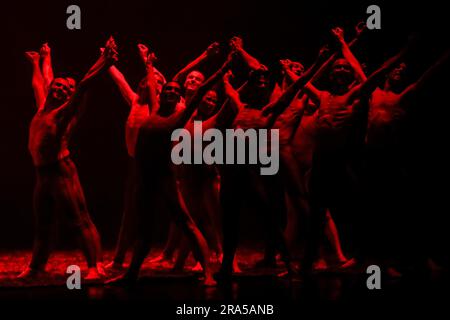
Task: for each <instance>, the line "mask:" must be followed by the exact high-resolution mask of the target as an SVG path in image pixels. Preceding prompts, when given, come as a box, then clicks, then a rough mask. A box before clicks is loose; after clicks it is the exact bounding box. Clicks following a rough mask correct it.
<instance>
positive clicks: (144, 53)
mask: <svg viewBox="0 0 450 320" xmlns="http://www.w3.org/2000/svg"><path fill="white" fill-rule="evenodd" d="M137 48H138V51H139V56H140V57H141V59H142V61H144V63H145V64H146V63H147V56H148V52H149V49H148V47H147V46H146V45H145V44H142V43H138V45H137Z"/></svg>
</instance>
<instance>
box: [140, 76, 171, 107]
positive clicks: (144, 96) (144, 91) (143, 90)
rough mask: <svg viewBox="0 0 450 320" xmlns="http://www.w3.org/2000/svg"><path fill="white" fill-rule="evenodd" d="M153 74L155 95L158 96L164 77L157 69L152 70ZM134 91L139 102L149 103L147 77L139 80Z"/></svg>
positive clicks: (164, 80) (164, 81)
mask: <svg viewBox="0 0 450 320" xmlns="http://www.w3.org/2000/svg"><path fill="white" fill-rule="evenodd" d="M154 75H155V81H156V95H157V96H159V95H160V94H161V91H162V88H163V86H164V84H165V83H166V79H165V78H164V76H163V75H162V74H161V72H159V71H157V70H154ZM136 93H137V95H138V99H139V103H140V104H148V103H149V101H148V98H149V97H148V84H147V78H144V79H142V80H141V81H140V82H139V86H138V89H137V92H136Z"/></svg>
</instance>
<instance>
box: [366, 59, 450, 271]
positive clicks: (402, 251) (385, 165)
mask: <svg viewBox="0 0 450 320" xmlns="http://www.w3.org/2000/svg"><path fill="white" fill-rule="evenodd" d="M449 52H450V51H447V52H446V53H445V54H444V55H443V56H442V57H441V58H440V59H439V60H438V61H437V62H436V63H435V64H434V65H433V66H432V67H430V68H429V69H428V70H426V72H425V73H424V74H423V75H422V76H421V77H420V78H419V79H418V80H417V81H416V82H414V83H412V84H410V85H408V86H405V73H406V70H407V65H406V64H405V63H404V62H401V63H399V64H398V65H397V66H396V67H395V68H393V70H392V71H391V72H390V73H389V74H388V76H387V78H386V79H385V81H384V84H383V85H382V87H378V88H376V89H375V90H374V91H373V93H372V95H371V99H370V104H369V121H368V128H367V135H366V146H367V148H366V149H367V157H366V163H367V168H366V169H367V177H366V178H367V181H366V184H367V188H368V190H367V192H366V193H367V197H368V204H369V205H368V209H369V210H370V212H371V213H376V214H377V217H378V219H377V220H378V223H377V224H376V226H375V227H376V231H377V232H376V233H375V232H374V234H372V237H379V235H380V234H382V235H383V238H382V239H379V241H377V244H378V245H377V247H378V248H381V249H382V250H379V251H378V252H375V254H376V255H378V256H379V257H380V259H381V263H382V264H383V265H385V266H386V268H384V269H385V270H386V272H387V274H388V275H389V276H391V277H399V276H401V275H402V273H403V272H404V268H403V269H402V267H404V266H405V262H408V265H409V266H411V265H413V262H415V261H417V262H420V263H425V260H426V255H425V252H424V248H423V245H422V244H421V243H420V242H419V241H420V240H419V239H420V238H419V237H417V234H419V233H420V232H419V230H421V229H422V228H423V225H422V224H423V221H422V220H421V221H420V222H419V221H417V218H415V217H414V216H412V215H411V212H413V211H414V208H413V207H411V204H410V203H411V201H410V199H411V197H413V195H414V194H417V190H419V188H418V186H417V183H416V182H415V180H416V177H413V175H412V174H411V173H410V172H409V170H408V164H410V163H411V160H410V159H408V158H409V157H408V154H409V153H408V152H407V150H406V148H407V147H406V141H407V140H408V132H407V129H406V125H407V122H408V121H407V118H408V114H409V113H410V111H411V106H412V105H413V103H414V100H415V98H416V97H417V93H418V92H420V91H421V90H422V89H423V87H424V86H425V85H426V83H427V82H428V81H429V79H430V78H431V77H432V76H433V75H434V74H435V73H436V71H438V70H439V69H440V68H441V67H442V65H443V63H444V62H445V61H446V60H448V56H449ZM380 80H381V79H380ZM414 205H417V204H416V203H414ZM419 225H420V227H419ZM405 226H407V227H405ZM414 239H417V240H414ZM421 240H422V239H421ZM422 266H423V265H422Z"/></svg>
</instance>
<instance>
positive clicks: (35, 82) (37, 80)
mask: <svg viewBox="0 0 450 320" xmlns="http://www.w3.org/2000/svg"><path fill="white" fill-rule="evenodd" d="M25 57H26V58H27V59H28V61H30V62H31V66H32V67H33V76H32V78H31V85H32V87H33V92H34V98H35V100H36V107H37V109H38V111H39V110H41V109H42V108H43V107H44V104H45V99H46V97H47V95H46V89H45V82H44V77H43V76H42V73H41V68H40V67H39V60H40V55H39V53H37V52H36V51H27V52H25Z"/></svg>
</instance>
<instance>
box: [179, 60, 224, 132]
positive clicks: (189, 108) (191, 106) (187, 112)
mask: <svg viewBox="0 0 450 320" xmlns="http://www.w3.org/2000/svg"><path fill="white" fill-rule="evenodd" d="M231 60H232V55H231V54H230V55H229V56H228V59H227V60H226V61H225V63H224V64H223V65H222V67H221V68H220V69H219V70H217V71H216V73H214V74H213V75H212V76H211V77H209V78H208V79H207V80H206V81H205V82H204V83H203V84H202V85H201V86H200V87H199V88H198V90H197V91H196V92H195V94H194V96H193V97H192V99H191V100H190V102H189V103H188V104H187V105H186V109H184V110H183V111H181V112H180V118H179V119H178V121H177V127H182V126H184V125H185V124H186V122H187V121H188V120H189V118H190V117H191V116H192V114H193V113H194V111H195V109H196V108H197V106H198V105H199V103H200V102H201V100H202V99H203V96H204V95H205V94H206V93H207V92H208V90H210V89H211V88H212V86H213V85H214V83H215V82H216V81H217V80H218V79H219V78H220V77H222V76H223V75H224V74H225V73H226V72H227V70H228V69H229V67H230V63H231Z"/></svg>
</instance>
